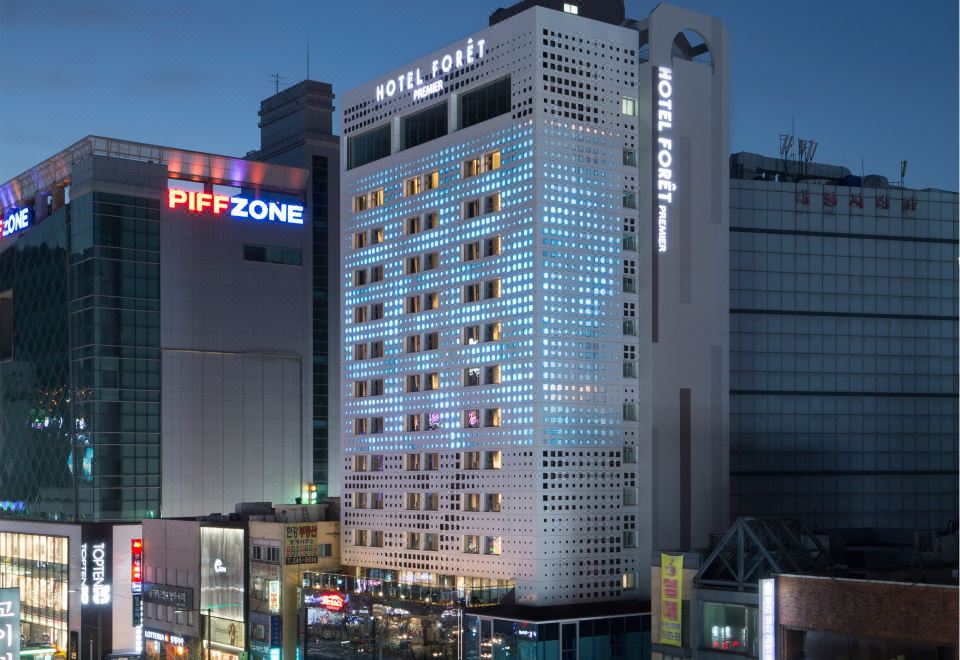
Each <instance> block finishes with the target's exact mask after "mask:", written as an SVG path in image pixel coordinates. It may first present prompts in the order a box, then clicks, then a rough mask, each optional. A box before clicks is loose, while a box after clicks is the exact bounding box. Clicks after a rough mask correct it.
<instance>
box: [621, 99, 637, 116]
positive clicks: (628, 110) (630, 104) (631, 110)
mask: <svg viewBox="0 0 960 660" xmlns="http://www.w3.org/2000/svg"><path fill="white" fill-rule="evenodd" d="M620 112H621V113H623V114H625V115H630V116H631V117H636V116H637V99H635V98H633V97H630V96H624V97H623V98H622V99H621V100H620Z"/></svg>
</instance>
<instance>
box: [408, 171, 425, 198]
mask: <svg viewBox="0 0 960 660" xmlns="http://www.w3.org/2000/svg"><path fill="white" fill-rule="evenodd" d="M422 189H423V182H422V181H421V179H420V177H419V176H414V177H411V178H409V179H406V180H404V182H403V196H404V197H409V196H410V195H418V194H419V193H420V191H421V190H422Z"/></svg>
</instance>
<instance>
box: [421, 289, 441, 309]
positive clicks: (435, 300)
mask: <svg viewBox="0 0 960 660" xmlns="http://www.w3.org/2000/svg"><path fill="white" fill-rule="evenodd" d="M423 309H424V310H431V309H440V293H439V292H438V291H430V292H428V293H425V294H423Z"/></svg>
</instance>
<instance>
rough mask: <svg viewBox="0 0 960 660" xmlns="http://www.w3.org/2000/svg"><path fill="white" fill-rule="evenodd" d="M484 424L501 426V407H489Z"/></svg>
mask: <svg viewBox="0 0 960 660" xmlns="http://www.w3.org/2000/svg"><path fill="white" fill-rule="evenodd" d="M484 426H491V427H496V426H500V409H499V408H488V409H487V410H486V415H485V419H484Z"/></svg>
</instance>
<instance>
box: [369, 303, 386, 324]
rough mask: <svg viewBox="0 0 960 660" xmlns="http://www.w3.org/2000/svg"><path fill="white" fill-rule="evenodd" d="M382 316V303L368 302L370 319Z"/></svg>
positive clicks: (377, 318) (374, 319) (376, 319)
mask: <svg viewBox="0 0 960 660" xmlns="http://www.w3.org/2000/svg"><path fill="white" fill-rule="evenodd" d="M382 318H383V303H371V304H370V320H371V321H379V320H380V319H382Z"/></svg>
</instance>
